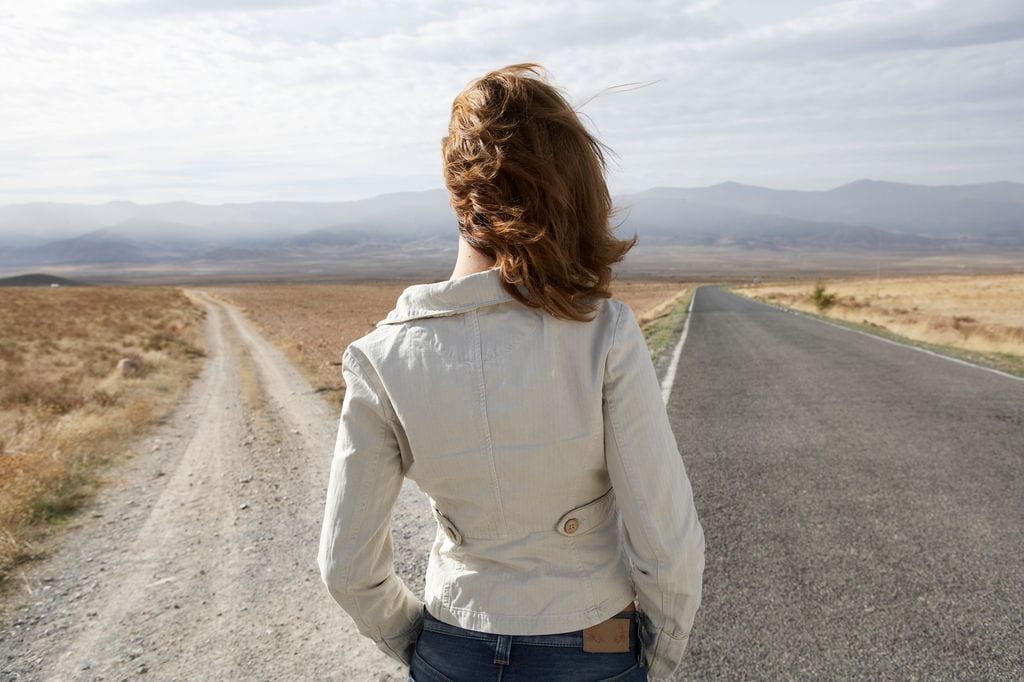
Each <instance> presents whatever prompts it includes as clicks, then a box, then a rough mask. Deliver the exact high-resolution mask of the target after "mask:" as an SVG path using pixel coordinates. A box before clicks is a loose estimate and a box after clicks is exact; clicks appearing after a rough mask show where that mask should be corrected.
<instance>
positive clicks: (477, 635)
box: [423, 607, 640, 648]
mask: <svg viewBox="0 0 1024 682" xmlns="http://www.w3.org/2000/svg"><path fill="white" fill-rule="evenodd" d="M612 618H623V619H628V620H629V621H630V625H629V641H630V646H631V648H632V647H633V646H635V645H636V644H637V642H638V639H639V637H638V636H639V622H640V621H639V612H637V611H620V612H619V613H616V614H615V615H614V616H612ZM423 630H424V631H428V632H436V633H438V634H443V635H451V636H452V637H462V638H465V639H476V640H481V641H492V642H494V641H497V639H498V637H501V636H502V635H497V634H493V633H490V632H478V631H476V630H467V629H465V628H461V627H459V626H457V625H449V624H448V623H445V622H443V621H440V620H438V619H437V618H434V616H432V615H430V612H429V611H427V609H426V607H424V608H423ZM506 636H508V637H511V639H512V641H513V642H514V643H517V644H533V645H536V646H561V647H575V648H581V647H582V646H583V630H574V631H572V632H560V633H556V634H552V635H506Z"/></svg>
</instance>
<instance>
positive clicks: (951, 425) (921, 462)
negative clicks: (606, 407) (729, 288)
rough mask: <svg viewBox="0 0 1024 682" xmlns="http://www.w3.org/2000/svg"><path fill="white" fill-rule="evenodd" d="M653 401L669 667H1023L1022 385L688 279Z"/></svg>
mask: <svg viewBox="0 0 1024 682" xmlns="http://www.w3.org/2000/svg"><path fill="white" fill-rule="evenodd" d="M669 415H670V418H671V420H672V425H673V428H674V430H675V433H676V437H677V439H678V441H679V445H680V449H681V452H682V454H683V458H684V460H685V462H686V466H687V471H688V473H689V475H690V479H691V481H692V484H693V489H694V495H695V498H696V503H697V509H698V512H699V514H700V517H701V522H702V524H703V525H704V529H705V534H706V539H707V554H706V557H707V567H706V571H705V581H704V601H703V604H702V606H701V610H700V612H699V613H698V616H697V622H696V624H695V627H694V632H693V635H692V637H691V640H690V648H689V652H688V657H687V662H686V667H685V673H684V675H683V676H682V677H681V678H680V679H709V678H727V679H772V680H777V679H835V678H842V679H850V678H870V679H879V678H883V679H1005V680H1020V679H1024V678H1022V674H1024V381H1018V380H1015V379H1012V378H1008V377H1005V376H999V375H997V374H993V373H991V372H987V371H984V370H981V369H978V368H974V367H970V366H965V365H961V364H957V363H954V362H950V361H948V360H944V359H942V358H938V357H933V356H930V355H927V354H925V353H921V352H918V351H915V350H913V349H909V348H905V347H901V346H896V345H893V344H889V343H884V342H881V341H878V340H876V339H872V338H869V337H867V336H864V335H861V334H857V333H854V332H850V331H846V330H842V329H837V328H835V327H832V326H829V325H827V324H823V323H821V322H818V321H815V320H813V319H809V318H806V317H803V316H799V315H796V314H792V313H788V312H784V311H781V310H778V309H775V308H772V307H770V306H766V305H763V304H760V303H756V302H754V301H750V300H747V299H744V298H741V297H738V296H735V295H732V294H730V293H728V292H726V291H723V290H721V289H717V288H711V287H704V288H701V289H700V290H698V293H697V298H696V300H695V302H694V308H693V312H692V318H691V322H690V329H689V335H688V338H687V340H686V345H685V347H684V350H683V354H682V359H681V361H680V365H679V370H678V374H677V376H676V380H675V384H674V388H673V391H672V394H671V397H670V399H669Z"/></svg>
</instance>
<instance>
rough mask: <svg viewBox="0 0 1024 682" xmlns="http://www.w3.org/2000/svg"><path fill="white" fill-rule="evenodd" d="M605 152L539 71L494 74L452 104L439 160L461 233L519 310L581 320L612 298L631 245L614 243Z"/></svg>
mask: <svg viewBox="0 0 1024 682" xmlns="http://www.w3.org/2000/svg"><path fill="white" fill-rule="evenodd" d="M605 150H606V147H604V145H603V144H602V143H601V142H599V141H598V140H597V139H596V138H595V137H594V136H593V135H591V134H590V133H589V132H588V131H587V129H586V128H585V127H584V126H583V124H582V122H581V121H580V119H579V117H578V116H577V115H576V112H575V111H574V110H573V108H572V106H570V105H569V103H568V102H567V101H566V100H565V98H564V97H563V96H562V95H561V94H560V93H559V91H558V90H557V89H556V88H555V87H553V86H552V85H550V84H549V83H548V82H547V81H546V80H545V78H544V75H543V69H542V68H541V67H540V66H539V65H537V64H514V65H512V66H506V67H505V68H503V69H498V70H497V71H492V72H491V73H488V74H487V75H485V76H483V77H482V78H479V79H477V80H475V81H473V82H472V83H470V84H469V85H468V86H466V88H465V89H464V90H463V91H462V92H460V93H459V95H458V96H457V97H456V98H455V101H454V102H453V103H452V117H451V121H450V123H449V125H448V136H447V137H445V138H444V140H443V141H442V144H441V153H442V157H443V159H444V179H445V185H446V186H447V187H448V191H449V192H450V193H451V204H452V208H453V209H455V214H456V216H457V218H458V220H459V231H460V233H461V234H462V237H463V239H465V240H466V241H467V242H468V243H469V244H470V245H471V246H473V247H474V248H476V249H478V250H479V251H481V252H483V253H485V254H487V255H488V256H490V257H492V258H494V259H495V263H496V266H497V267H498V268H499V269H500V270H501V275H502V280H503V282H504V286H505V289H506V290H508V292H509V293H510V294H512V296H514V297H515V298H516V299H517V300H519V301H521V302H522V303H525V304H526V305H529V306H532V307H535V308H543V309H544V310H546V311H547V312H549V313H551V314H552V315H555V316H556V317H561V318H565V319H571V320H579V321H584V320H587V319H588V318H589V315H590V314H591V313H592V312H593V310H594V308H595V305H596V300H595V299H596V298H608V297H609V296H611V291H610V289H609V286H610V284H611V279H612V268H611V266H612V264H613V263H617V262H618V261H620V260H622V258H623V256H625V255H626V252H627V251H629V249H631V248H632V247H633V245H634V244H635V243H636V236H635V235H634V236H633V237H632V238H630V239H616V238H615V237H614V236H613V235H612V232H611V226H610V225H609V219H610V217H611V213H612V201H611V196H610V195H609V193H608V186H607V185H606V184H605V179H604V172H605V168H606V161H605V154H604V152H605Z"/></svg>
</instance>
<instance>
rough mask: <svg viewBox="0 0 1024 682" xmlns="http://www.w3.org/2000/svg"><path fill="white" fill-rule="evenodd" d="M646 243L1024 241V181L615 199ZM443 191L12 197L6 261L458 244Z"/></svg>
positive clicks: (865, 184)
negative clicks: (101, 199) (155, 199)
mask: <svg viewBox="0 0 1024 682" xmlns="http://www.w3.org/2000/svg"><path fill="white" fill-rule="evenodd" d="M615 204H616V207H617V209H618V212H617V214H616V216H615V220H616V223H617V224H619V230H620V233H622V234H632V233H633V232H634V231H635V232H636V233H637V235H638V236H639V238H640V244H641V246H645V245H648V246H658V245H683V246H686V245H694V246H697V245H700V246H723V247H731V248H735V249H741V250H743V249H747V250H754V249H756V250H765V249H767V250H778V251H786V252H803V251H822V250H825V251H833V252H865V253H901V254H903V253H906V254H922V253H950V252H955V251H957V250H963V249H965V248H968V249H973V250H988V251H999V250H1003V249H1021V248H1024V184H1020V183H1013V182H995V183H987V184H980V185H961V186H942V187H939V186H923V185H909V184H901V183H893V182H880V181H875V180H858V181H857V182H852V183H849V184H847V185H843V186H841V187H836V188H835V189H831V190H827V191H796V190H776V189H768V188H765V187H755V186H751V185H742V184H739V183H734V182H726V183H722V184H719V185H713V186H711V187H697V188H679V187H660V188H654V189H650V190H646V191H644V192H639V193H636V194H629V195H623V196H619V197H616V199H615ZM456 228H457V226H456V221H455V216H454V215H453V214H452V211H451V208H450V207H449V205H448V195H447V193H446V192H445V191H444V190H429V191H425V192H401V193H396V194H387V195H383V196H379V197H374V198H371V199H364V200H361V201H349V202H309V203H303V202H256V203H248V204H223V205H214V206H210V205H203V204H194V203H189V202H171V203H164V204H152V205H140V204H135V203H132V202H125V201H119V202H110V203H108V204H102V205H83V204H53V203H36V204H17V205H9V206H0V265H3V266H8V267H11V266H15V267H25V266H42V265H76V266H77V265H89V264H107V265H114V266H117V265H119V264H138V265H147V264H160V263H181V264H184V263H190V262H203V263H206V264H210V267H218V264H224V265H229V264H231V263H234V262H243V261H244V262H245V263H248V264H250V265H251V264H253V263H255V262H258V263H268V264H269V263H274V262H278V261H280V260H282V259H287V260H291V261H296V262H297V261H301V260H302V259H309V258H316V259H319V260H324V259H327V260H330V259H332V258H334V259H344V258H354V257H357V255H358V254H368V253H373V254H378V255H380V257H382V258H386V256H387V254H388V253H394V252H396V251H400V252H402V253H404V254H406V255H407V256H408V254H410V253H415V252H417V250H419V251H423V250H424V249H436V248H444V249H447V248H450V247H454V245H455V241H456V236H457V229H456Z"/></svg>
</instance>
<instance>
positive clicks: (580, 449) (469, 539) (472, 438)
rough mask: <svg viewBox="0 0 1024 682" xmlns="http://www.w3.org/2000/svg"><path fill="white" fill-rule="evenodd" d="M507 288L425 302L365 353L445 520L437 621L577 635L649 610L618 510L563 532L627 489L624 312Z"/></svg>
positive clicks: (381, 332)
mask: <svg viewBox="0 0 1024 682" xmlns="http://www.w3.org/2000/svg"><path fill="white" fill-rule="evenodd" d="M499 276H500V275H499V273H498V271H497V270H487V271H485V272H482V273H478V274H473V275H469V276H466V277H462V278H458V279H455V280H450V281H448V282H444V283H439V284H432V285H421V286H417V287H412V288H410V289H409V290H407V291H406V292H405V294H403V296H402V298H401V299H400V300H399V302H398V305H397V306H396V309H395V310H394V311H393V312H392V313H391V314H390V315H389V316H388V318H387V319H386V320H385V321H383V322H382V323H381V324H380V325H379V326H378V329H377V330H376V331H375V332H374V333H372V334H370V335H369V336H367V337H365V338H364V339H362V340H360V341H359V342H357V343H356V344H355V345H354V348H353V350H352V351H351V352H355V353H360V354H362V359H361V362H363V363H364V366H365V368H366V370H367V371H372V372H374V373H375V374H376V376H377V377H378V378H379V381H380V384H381V388H382V389H383V391H384V393H385V394H386V395H387V396H388V399H389V401H390V403H391V409H392V410H393V411H394V414H395V421H396V424H397V426H398V429H399V430H400V433H399V436H398V441H399V443H400V450H401V452H402V459H403V462H404V466H405V467H406V468H407V470H406V472H405V475H406V476H408V477H409V478H411V479H413V480H415V481H416V482H417V483H418V484H419V486H420V488H421V489H422V490H423V491H424V492H425V493H426V494H427V495H428V496H429V497H430V498H431V500H432V502H433V505H434V508H435V509H436V510H437V511H436V513H437V514H438V516H439V517H440V518H439V531H438V536H437V541H436V542H435V544H434V547H433V549H432V551H431V555H430V564H429V568H428V576H427V601H428V605H429V606H436V607H437V610H436V611H435V610H434V609H433V608H432V609H431V611H432V612H433V613H434V615H435V616H437V617H439V618H440V619H442V620H446V621H448V622H451V623H453V624H458V625H461V626H463V627H469V628H476V629H486V630H488V631H492V632H502V633H506V634H541V633H548V632H565V631H569V630H575V629H578V628H581V627H586V626H588V625H592V624H593V623H594V622H596V620H595V618H596V619H597V620H601V619H602V617H607V616H608V615H611V614H613V613H616V612H617V611H618V610H619V609H621V608H622V606H623V604H625V603H627V602H630V601H632V599H633V591H632V587H631V586H630V583H629V578H628V573H627V570H626V567H625V566H624V565H623V564H622V562H621V561H620V559H619V556H620V554H621V552H620V550H619V545H618V541H617V529H616V524H615V523H614V518H613V517H614V504H613V501H612V500H611V496H608V498H607V499H605V500H603V501H602V503H599V504H598V505H595V509H594V510H593V511H594V512H596V511H600V512H602V513H601V515H600V517H599V516H598V515H597V514H596V513H590V514H589V515H588V514H587V513H586V511H584V512H581V513H579V514H577V516H578V517H579V518H577V519H576V522H575V524H569V530H571V531H572V532H571V533H569V532H566V528H565V523H566V521H567V520H568V519H564V520H563V518H562V517H563V516H565V515H566V513H567V512H570V511H571V510H573V509H574V508H576V507H580V506H583V505H585V504H587V503H589V502H592V501H594V500H597V499H598V498H602V496H604V495H605V494H606V493H608V492H609V490H610V489H611V481H610V479H609V473H608V467H607V465H606V463H605V428H604V417H603V412H602V387H603V385H604V375H605V365H606V360H607V358H608V353H609V349H610V347H611V344H612V341H613V338H614V332H615V325H616V323H617V322H618V321H619V317H620V315H621V314H622V312H623V309H624V306H623V304H621V303H619V302H617V301H611V300H604V301H602V302H601V304H600V305H599V307H598V309H597V311H596V315H595V318H594V319H593V320H592V321H590V322H585V323H581V322H574V321H567V320H560V319H557V318H555V317H552V316H551V315H549V314H547V313H545V312H544V311H542V310H537V309H534V308H528V307H526V306H524V305H522V304H521V303H519V302H518V301H515V300H513V299H512V298H511V296H510V295H509V294H507V293H506V292H505V291H504V289H503V288H502V286H501V284H500V280H499ZM648 363H649V361H648ZM560 521H561V524H560V523H559V522H560ZM574 525H575V526H576V527H574Z"/></svg>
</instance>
